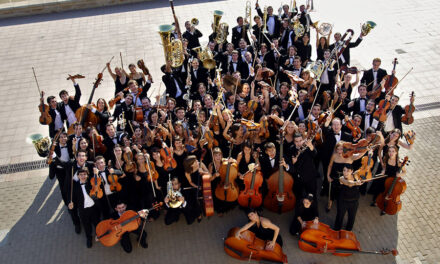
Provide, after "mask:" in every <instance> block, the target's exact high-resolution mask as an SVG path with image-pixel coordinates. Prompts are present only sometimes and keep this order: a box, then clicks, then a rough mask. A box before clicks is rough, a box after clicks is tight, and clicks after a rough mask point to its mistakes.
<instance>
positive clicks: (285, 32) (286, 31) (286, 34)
mask: <svg viewBox="0 0 440 264" xmlns="http://www.w3.org/2000/svg"><path fill="white" fill-rule="evenodd" d="M280 30H281V32H280V38H279V40H280V45H281V47H283V49H284V50H287V49H288V48H289V47H290V46H291V45H292V43H293V42H294V40H295V37H294V36H295V32H293V30H292V29H291V27H290V23H289V20H288V19H283V22H282V24H281V29H280ZM292 35H293V37H292ZM289 40H290V41H289ZM289 43H290V46H289Z"/></svg>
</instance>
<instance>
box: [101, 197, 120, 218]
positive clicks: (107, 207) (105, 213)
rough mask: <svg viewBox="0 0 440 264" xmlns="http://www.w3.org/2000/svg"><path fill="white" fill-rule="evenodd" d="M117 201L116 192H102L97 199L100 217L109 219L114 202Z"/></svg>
mask: <svg viewBox="0 0 440 264" xmlns="http://www.w3.org/2000/svg"><path fill="white" fill-rule="evenodd" d="M117 202H118V193H112V194H109V195H107V197H106V195H105V194H104V195H103V196H102V198H101V199H99V200H98V201H97V204H98V207H99V211H100V215H101V216H102V217H103V218H102V219H109V218H110V214H111V213H112V212H113V211H114V210H115V209H114V208H115V207H116V203H117Z"/></svg>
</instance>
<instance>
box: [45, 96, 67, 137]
mask: <svg viewBox="0 0 440 264" xmlns="http://www.w3.org/2000/svg"><path fill="white" fill-rule="evenodd" d="M46 101H47V104H48V105H49V107H50V109H49V114H50V116H51V117H52V122H51V123H50V124H49V136H50V138H54V137H55V134H56V133H57V131H58V130H60V129H64V120H63V117H62V115H61V110H60V108H59V104H58V103H57V99H56V98H55V96H52V95H51V96H48V97H47V99H46ZM40 102H41V103H43V102H44V100H43V98H41V99H40Z"/></svg>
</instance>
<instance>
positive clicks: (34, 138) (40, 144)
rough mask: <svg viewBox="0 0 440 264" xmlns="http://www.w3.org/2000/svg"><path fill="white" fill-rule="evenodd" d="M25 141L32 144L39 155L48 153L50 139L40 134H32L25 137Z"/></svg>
mask: <svg viewBox="0 0 440 264" xmlns="http://www.w3.org/2000/svg"><path fill="white" fill-rule="evenodd" d="M26 142H27V143H29V144H33V145H34V146H35V149H36V150H37V153H38V155H39V156H40V157H43V158H44V157H47V156H48V155H49V148H50V145H51V143H50V139H49V137H43V136H42V135H41V134H32V135H29V136H28V137H27V138H26Z"/></svg>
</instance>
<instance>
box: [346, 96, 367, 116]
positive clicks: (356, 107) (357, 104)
mask: <svg viewBox="0 0 440 264" xmlns="http://www.w3.org/2000/svg"><path fill="white" fill-rule="evenodd" d="M364 101H365V108H366V107H367V104H368V98H365V100H364ZM353 102H354V105H353V106H352V107H351V108H348V109H349V110H350V112H351V113H352V114H351V115H352V116H353V115H355V114H359V115H360V114H362V113H364V112H365V111H362V112H361V98H360V97H358V98H356V99H354V100H353Z"/></svg>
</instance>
